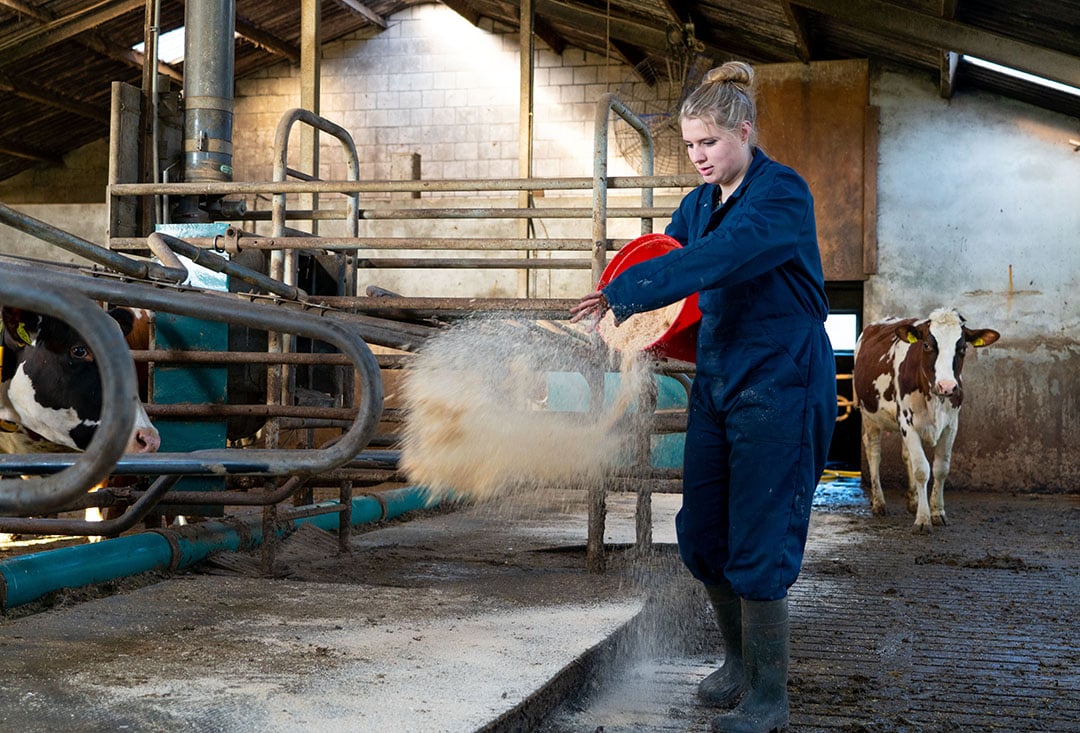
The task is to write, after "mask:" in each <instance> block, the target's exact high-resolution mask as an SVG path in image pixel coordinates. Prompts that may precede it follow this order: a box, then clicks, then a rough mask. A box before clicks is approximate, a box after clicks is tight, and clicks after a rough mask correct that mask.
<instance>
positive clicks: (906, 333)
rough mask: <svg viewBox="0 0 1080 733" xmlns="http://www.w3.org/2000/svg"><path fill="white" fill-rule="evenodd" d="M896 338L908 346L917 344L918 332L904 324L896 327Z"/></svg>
mask: <svg viewBox="0 0 1080 733" xmlns="http://www.w3.org/2000/svg"><path fill="white" fill-rule="evenodd" d="M896 336H897V338H899V339H900V340H901V341H907V342H908V343H909V344H917V343H919V331H918V329H916V328H915V327H914V326H911V325H908V324H904V325H902V326H897V327H896Z"/></svg>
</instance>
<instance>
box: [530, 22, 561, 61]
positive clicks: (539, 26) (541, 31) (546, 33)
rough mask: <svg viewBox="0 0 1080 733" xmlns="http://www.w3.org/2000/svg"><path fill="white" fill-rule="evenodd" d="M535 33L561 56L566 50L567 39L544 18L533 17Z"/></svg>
mask: <svg viewBox="0 0 1080 733" xmlns="http://www.w3.org/2000/svg"><path fill="white" fill-rule="evenodd" d="M533 33H534V34H535V35H536V37H537V38H539V39H540V40H541V41H543V42H544V43H546V44H547V45H548V46H549V47H550V48H551V50H552V51H554V52H555V53H556V54H558V55H559V56H561V55H562V52H563V51H565V50H566V46H567V43H566V39H565V38H563V37H562V34H560V33H559V32H558V31H556V30H555V29H554V28H552V27H551V25H550V24H549V23H547V22H546V21H545V20H544V19H543V18H533Z"/></svg>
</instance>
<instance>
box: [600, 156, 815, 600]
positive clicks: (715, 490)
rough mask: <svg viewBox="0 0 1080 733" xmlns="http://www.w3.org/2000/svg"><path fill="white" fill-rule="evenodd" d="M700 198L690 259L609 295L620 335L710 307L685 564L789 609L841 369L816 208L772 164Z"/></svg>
mask: <svg viewBox="0 0 1080 733" xmlns="http://www.w3.org/2000/svg"><path fill="white" fill-rule="evenodd" d="M719 196H720V188H719V187H718V186H716V185H714V184H703V185H701V186H699V187H697V188H696V189H694V190H693V191H691V192H690V193H689V194H687V196H686V197H685V198H684V199H683V201H682V203H681V204H680V206H679V208H678V210H677V211H676V212H675V213H674V214H673V216H672V221H671V224H670V225H668V227H667V229H666V233H667V234H668V235H669V236H671V237H674V238H675V239H677V240H678V241H679V242H681V243H682V244H683V247H682V248H681V249H676V250H672V251H671V252H669V253H667V254H665V255H663V256H661V257H657V258H654V259H651V260H647V261H645V262H642V263H640V264H637V265H635V266H634V267H631V268H629V269H627V270H626V271H625V272H623V273H622V274H621V275H619V277H617V278H615V279H614V280H613V281H612V282H611V283H609V284H608V285H607V286H606V287H605V288H604V291H603V292H604V296H605V298H606V299H607V301H608V303H609V304H610V306H611V309H612V311H614V315H615V318H616V320H617V321H620V322H621V321H623V320H625V319H626V318H628V317H629V316H631V315H633V314H634V313H639V312H642V311H648V310H653V309H656V308H659V307H662V306H664V305H667V304H670V303H673V302H675V301H677V300H679V299H681V298H685V297H687V296H688V295H691V294H692V293H695V292H697V293H699V294H700V295H699V300H698V305H699V307H700V308H701V313H702V317H701V326H700V331H699V335H698V344H697V376H696V378H695V380H694V384H693V388H692V390H691V395H690V406H689V421H688V425H687V433H686V449H685V455H684V465H683V505H682V509H681V510H680V511H679V514H678V516H677V518H676V529H677V532H678V539H679V551H680V553H681V555H682V558H683V560H684V562H685V563H686V565H687V567H688V568H689V569H690V572H691V573H692V574H693V575H694V576H695V577H696V578H698V579H699V580H701V581H702V582H704V583H706V584H708V585H714V584H719V583H722V582H724V581H725V580H726V581H727V582H728V583H730V584H731V586H732V588H733V589H734V591H735V592H736V593H737V594H738V595H739V596H741V597H743V598H748V599H751V600H757V601H771V600H778V599H781V598H783V597H785V596H786V594H787V589H788V587H790V586H791V584H792V583H794V582H795V579H796V578H797V577H798V574H799V569H800V567H801V565H802V557H803V550H804V547H805V544H806V533H807V527H808V525H809V521H810V506H811V503H812V499H813V495H814V489H815V488H816V486H817V482H818V478H819V477H820V476H821V472H822V471H823V470H824V467H825V459H826V456H827V454H828V449H829V441H830V440H831V437H832V431H833V426H834V424H835V421H836V367H835V362H834V360H833V352H832V347H831V346H830V343H829V339H828V336H827V335H826V333H825V328H824V321H825V317H826V315H827V314H828V302H827V300H826V297H825V289H824V276H823V273H822V267H821V255H820V252H819V250H818V243H817V231H816V225H815V221H814V207H813V198H812V196H811V195H810V190H809V188H808V187H807V185H806V182H805V181H804V180H803V179H802V178H801V177H800V176H799V175H798V174H797V173H796V172H795V171H793V170H792V169H791V168H788V167H787V166H784V165H781V164H780V163H777V162H775V161H773V160H771V159H770V158H769V157H768V156H766V155H765V154H764V153H763V152H762V151H761V150H755V151H754V156H753V160H752V162H751V164H750V167H749V169H748V170H747V172H746V175H745V177H744V178H743V181H742V183H741V185H740V186H739V188H738V189H737V190H736V191H735V192H734V193H733V194H732V195H731V196H730V197H729V199H728V200H727V201H726V202H724V204H723V206H718V202H719Z"/></svg>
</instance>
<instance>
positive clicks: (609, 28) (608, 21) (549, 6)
mask: <svg viewBox="0 0 1080 733" xmlns="http://www.w3.org/2000/svg"><path fill="white" fill-rule="evenodd" d="M536 14H537V15H542V16H544V17H546V18H549V19H552V20H558V21H560V22H563V23H566V24H568V25H573V26H576V27H578V28H582V29H585V30H587V31H589V32H591V33H595V34H596V35H598V36H600V37H605V36H607V35H609V34H610V37H611V39H612V40H615V41H623V42H624V43H630V44H633V45H635V46H641V47H643V48H647V49H650V50H653V51H666V50H667V48H668V41H667V29H666V28H656V27H655V26H650V25H646V24H642V23H638V22H635V21H632V20H627V19H625V18H616V17H611V18H608V17H607V15H605V14H604V13H602V12H599V11H595V10H590V9H588V8H585V7H584V6H581V5H570V4H566V3H562V2H559V1H558V0H536ZM705 50H706V51H708V52H709V53H712V54H715V55H717V56H721V55H723V53H724V51H723V50H722V49H718V48H715V47H714V46H711V45H709V44H706V48H705Z"/></svg>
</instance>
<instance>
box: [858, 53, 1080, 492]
mask: <svg viewBox="0 0 1080 733" xmlns="http://www.w3.org/2000/svg"><path fill="white" fill-rule="evenodd" d="M871 95H872V100H871V101H872V103H873V104H875V105H877V106H878V107H879V109H880V143H879V156H880V159H879V166H878V271H877V273H876V274H874V275H873V276H871V277H870V278H869V279H868V280H867V281H866V284H865V294H864V316H865V319H866V322H867V323H869V322H871V321H873V320H877V319H879V318H883V317H885V316H890V315H894V316H925V315H928V314H929V313H930V311H931V310H933V309H934V308H936V307H939V306H948V305H953V306H956V307H957V308H958V309H959V311H960V313H961V314H963V315H964V316H965V317H966V318H967V321H968V325H969V326H972V327H988V328H994V329H996V330H998V331H1000V332H1001V334H1002V337H1001V340H1000V341H999V342H998V343H996V344H994V345H992V346H989V347H986V348H982V349H970V350H969V351H968V358H967V361H966V364H965V367H964V394H965V399H964V406H963V409H962V413H961V420H960V429H959V433H958V438H957V442H956V445H955V448H954V452H953V460H952V471H951V472H950V475H949V478H950V485H952V486H955V487H960V488H970V489H994V490H1001V491H1011V490H1040V489H1041V490H1054V491H1070V492H1080V396H1078V393H1080V342H1078V340H1077V333H1078V327H1080V296H1078V293H1080V208H1078V207H1077V205H1076V202H1077V201H1078V200H1080V153H1077V152H1075V151H1074V150H1073V148H1072V146H1071V145H1069V144H1068V140H1069V139H1070V138H1075V137H1076V136H1077V132H1078V130H1080V124H1078V121H1077V120H1076V119H1074V118H1069V117H1065V116H1062V115H1055V114H1052V113H1049V112H1043V111H1041V110H1038V109H1035V108H1032V107H1030V106H1027V105H1024V104H1021V103H1018V102H1011V101H1009V100H1003V99H1000V98H997V97H992V96H990V95H985V94H981V93H971V92H968V93H960V94H957V95H956V96H955V97H954V98H953V99H951V100H943V99H941V98H940V96H939V95H938V94H937V89H936V82H935V80H934V79H932V78H929V77H923V76H919V75H912V74H906V73H900V72H897V71H892V70H884V71H882V72H881V73H879V74H878V75H877V76H876V79H875V81H874V83H873V87H872V91H871ZM898 452H899V451H898V450H897V451H896V453H897V454H898ZM889 463H890V464H891V470H890V471H889V472H888V474H887V473H886V472H885V471H884V470H883V479H886V478H887V476H891V484H892V485H893V486H896V487H901V486H903V485H904V482H905V480H906V479H904V477H903V474H902V472H900V470H899V468H900V462H899V457H896V458H895V460H893V461H889ZM883 468H884V467H883Z"/></svg>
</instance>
